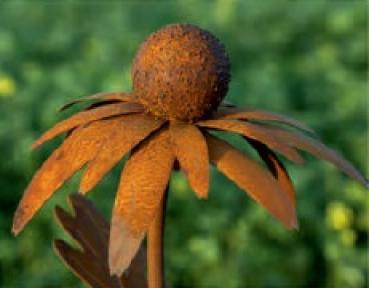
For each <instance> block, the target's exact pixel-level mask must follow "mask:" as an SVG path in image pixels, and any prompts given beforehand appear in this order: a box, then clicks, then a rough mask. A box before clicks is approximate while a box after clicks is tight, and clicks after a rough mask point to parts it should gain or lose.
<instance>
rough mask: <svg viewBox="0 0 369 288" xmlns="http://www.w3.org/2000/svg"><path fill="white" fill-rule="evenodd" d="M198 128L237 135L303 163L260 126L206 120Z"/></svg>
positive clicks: (287, 146)
mask: <svg viewBox="0 0 369 288" xmlns="http://www.w3.org/2000/svg"><path fill="white" fill-rule="evenodd" d="M196 124H197V125H198V126H201V127H207V128H212V129H219V130H224V131H230V132H235V133H239V134H241V135H243V136H245V137H247V138H250V139H254V140H257V141H260V142H262V143H264V144H265V145H267V146H268V147H269V148H271V149H274V150H276V151H277V152H279V153H281V154H282V155H283V156H285V157H286V158H288V159H289V160H291V161H294V162H296V163H298V164H302V163H303V162H304V160H303V158H302V157H301V156H300V154H299V153H298V152H297V151H296V150H295V149H294V148H293V147H290V146H289V145H287V144H286V143H284V141H283V140H280V139H279V138H277V137H274V136H273V135H271V134H269V133H267V132H265V130H264V129H263V127H262V126H259V125H255V124H252V123H248V122H240V121H236V120H206V121H200V122H198V123H196Z"/></svg>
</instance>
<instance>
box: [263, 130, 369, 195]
mask: <svg viewBox="0 0 369 288" xmlns="http://www.w3.org/2000/svg"><path fill="white" fill-rule="evenodd" d="M262 129H264V130H265V132H266V133H269V134H270V135H272V136H273V137H275V138H278V139H280V140H281V141H282V140H283V141H285V142H286V143H287V144H288V145H291V147H296V148H298V149H300V150H305V151H307V152H309V153H311V154H312V155H314V156H315V157H317V158H321V159H323V160H326V161H329V162H331V163H332V164H333V165H335V166H336V168H338V169H339V170H341V171H342V172H344V173H345V174H346V175H348V176H350V177H352V178H353V179H355V180H357V181H359V182H360V183H361V184H362V185H364V186H365V187H366V188H369V181H368V180H367V179H366V178H365V177H364V176H363V175H362V174H361V173H360V172H359V171H358V170H357V169H356V168H355V167H354V166H353V165H352V164H351V163H350V162H349V161H347V160H346V159H345V158H343V157H342V156H340V155H339V154H338V153H337V152H336V151H334V150H332V149H330V148H328V147H327V146H325V145H324V144H323V143H321V142H320V141H318V140H316V139H314V138H311V137H308V136H306V135H303V134H300V133H296V132H290V131H286V130H283V129H277V128H270V127H268V128H264V127H263V128H262Z"/></svg>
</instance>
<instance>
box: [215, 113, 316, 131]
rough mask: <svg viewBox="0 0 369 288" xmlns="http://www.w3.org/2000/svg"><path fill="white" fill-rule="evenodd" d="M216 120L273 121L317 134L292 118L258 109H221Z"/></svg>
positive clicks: (216, 115)
mask: <svg viewBox="0 0 369 288" xmlns="http://www.w3.org/2000/svg"><path fill="white" fill-rule="evenodd" d="M214 119H231V120H232V119H233V120H256V121H272V122H278V123H281V124H287V125H289V126H291V127H294V128H298V129H301V130H303V131H306V132H309V133H315V132H314V130H312V129H311V128H309V127H307V126H306V125H305V124H304V123H302V122H300V121H297V120H295V119H291V118H290V117H287V116H284V115H281V114H278V113H274V112H269V111H263V110H256V109H244V108H238V107H221V108H220V109H219V110H218V111H216V112H215V113H214Z"/></svg>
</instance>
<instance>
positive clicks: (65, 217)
mask: <svg viewBox="0 0 369 288" xmlns="http://www.w3.org/2000/svg"><path fill="white" fill-rule="evenodd" d="M69 202H70V206H71V207H72V210H73V212H74V213H73V214H74V215H73V216H72V215H69V214H68V213H66V212H65V211H64V210H63V209H61V208H60V207H56V208H55V215H56V218H57V219H58V221H59V223H60V224H61V226H62V227H63V228H64V229H65V231H66V232H67V233H69V234H70V235H71V236H72V237H73V238H74V239H75V240H76V241H77V243H78V244H79V246H80V248H81V250H80V249H77V248H73V247H72V246H70V245H69V244H67V243H66V242H64V241H62V240H55V241H54V248H55V250H56V252H57V254H58V255H59V256H60V258H61V259H62V260H63V262H64V263H65V264H66V265H67V266H68V267H69V268H70V269H71V270H72V271H73V272H74V273H75V274H76V275H77V276H78V277H79V278H81V279H82V281H84V282H85V283H86V284H87V285H89V286H90V287H104V288H105V287H106V288H120V287H124V288H133V287H134V288H137V287H140V288H144V287H147V284H146V280H145V258H144V257H142V256H143V255H141V254H142V253H143V251H141V253H140V255H138V256H139V257H137V258H136V259H135V260H134V261H133V262H132V265H131V267H130V268H129V273H127V274H124V275H122V277H121V278H118V277H117V276H111V275H110V271H109V266H108V238H109V224H108V223H107V222H106V221H105V219H104V218H103V216H102V215H101V214H100V213H99V212H98V211H97V209H96V208H95V207H94V205H93V204H92V203H91V202H90V201H88V200H87V199H86V198H84V197H83V196H82V195H80V194H72V195H71V196H70V197H69ZM141 250H142V249H141Z"/></svg>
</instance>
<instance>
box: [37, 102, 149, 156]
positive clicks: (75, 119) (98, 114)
mask: <svg viewBox="0 0 369 288" xmlns="http://www.w3.org/2000/svg"><path fill="white" fill-rule="evenodd" d="M142 111H143V108H142V106H141V105H140V104H137V103H114V104H108V105H104V106H101V107H98V108H96V109H92V110H87V111H82V112H79V113H77V114H75V115H73V116H71V117H70V118H68V119H66V120H63V121H61V122H59V123H58V124H56V125H55V126H54V127H53V128H51V129H50V130H48V131H46V132H45V133H44V134H43V135H42V136H41V137H40V138H39V139H37V140H36V141H35V142H34V143H33V144H32V149H35V148H37V147H38V146H40V145H42V144H43V143H45V142H46V141H49V140H51V139H53V138H54V137H56V136H58V135H59V134H61V133H64V132H67V131H68V130H70V129H73V128H75V127H77V126H80V125H84V124H87V123H89V122H92V121H96V120H99V119H103V118H108V117H112V116H118V115H122V114H128V113H138V112H142Z"/></svg>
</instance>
